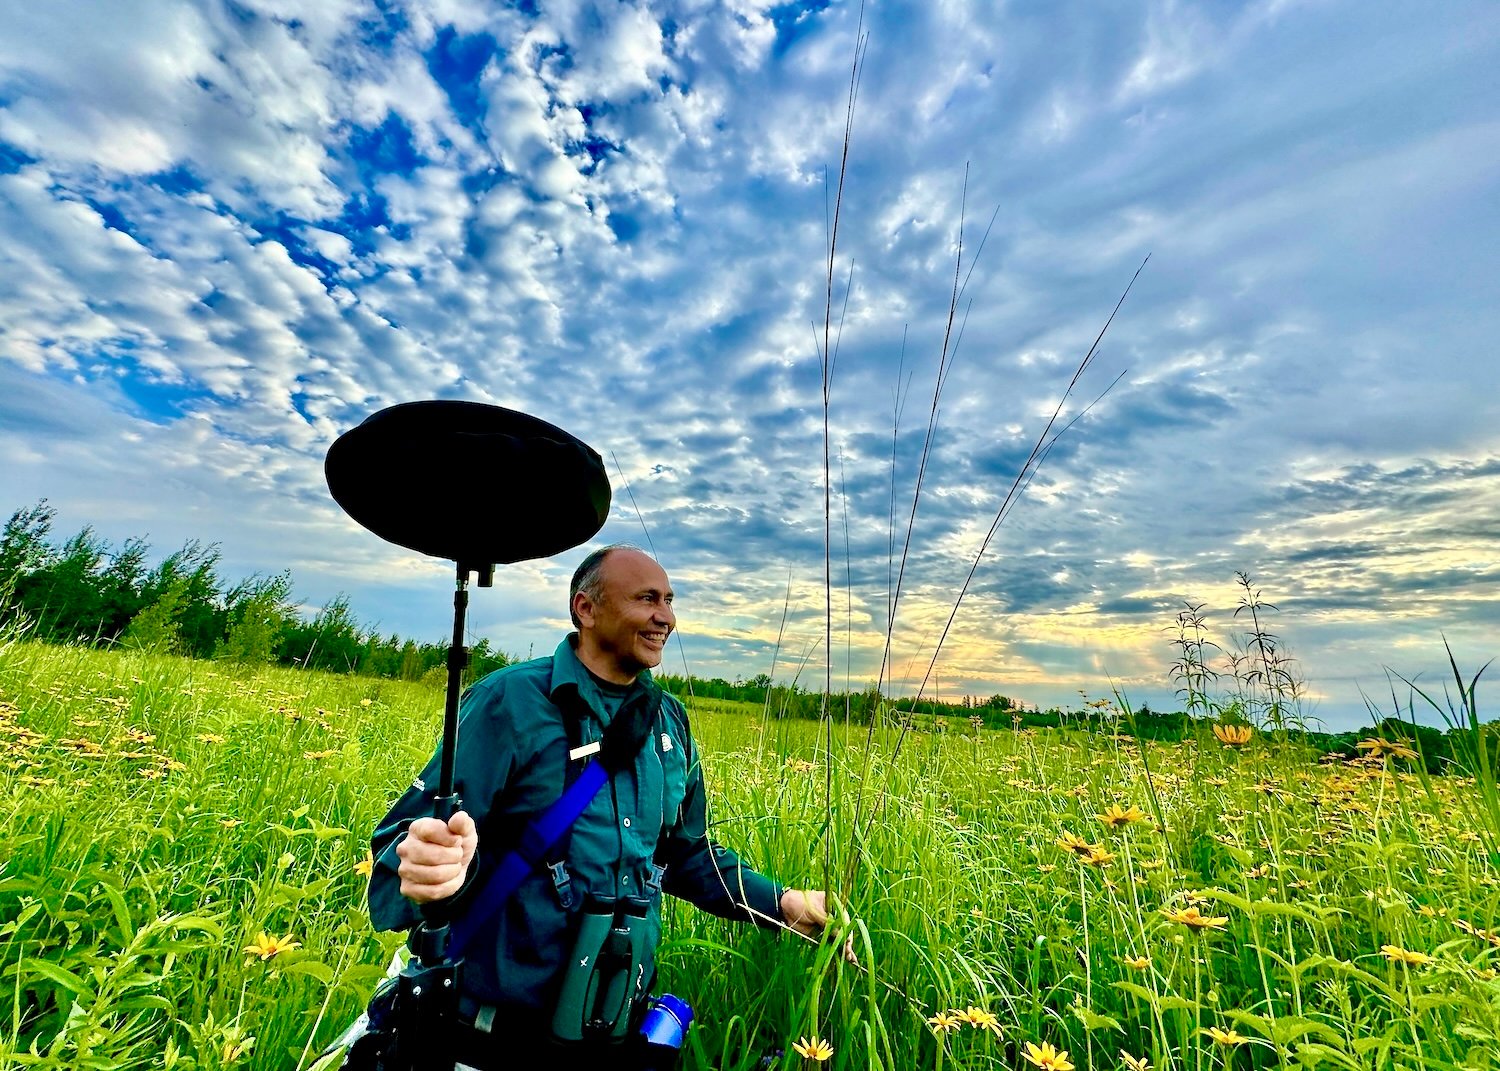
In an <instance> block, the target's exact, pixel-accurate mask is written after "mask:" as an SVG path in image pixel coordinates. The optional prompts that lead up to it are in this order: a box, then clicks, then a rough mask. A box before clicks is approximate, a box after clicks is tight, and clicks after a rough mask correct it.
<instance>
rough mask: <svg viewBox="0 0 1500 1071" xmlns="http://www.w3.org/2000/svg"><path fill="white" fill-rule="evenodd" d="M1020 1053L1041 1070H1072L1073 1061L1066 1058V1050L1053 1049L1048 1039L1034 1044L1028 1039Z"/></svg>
mask: <svg viewBox="0 0 1500 1071" xmlns="http://www.w3.org/2000/svg"><path fill="white" fill-rule="evenodd" d="M1021 1055H1022V1056H1024V1057H1026V1059H1028V1060H1030V1061H1031V1062H1032V1063H1034V1064H1036V1066H1037V1067H1040V1068H1041V1069H1042V1071H1073V1061H1072V1060H1069V1059H1068V1050H1067V1049H1061V1050H1059V1049H1054V1048H1053V1047H1052V1043H1051V1042H1048V1041H1044V1042H1042V1043H1041V1044H1040V1045H1034V1044H1032V1043H1031V1042H1029V1041H1028V1042H1027V1043H1026V1048H1025V1049H1024V1050H1023V1051H1022V1053H1021Z"/></svg>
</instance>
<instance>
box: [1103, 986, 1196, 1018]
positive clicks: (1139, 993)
mask: <svg viewBox="0 0 1500 1071" xmlns="http://www.w3.org/2000/svg"><path fill="white" fill-rule="evenodd" d="M1110 985H1112V986H1114V987H1115V988H1116V989H1119V990H1123V991H1124V992H1126V993H1129V994H1130V995H1131V996H1134V997H1140V998H1141V999H1142V1000H1144V1001H1145V1002H1146V1003H1148V1004H1150V1005H1151V1006H1152V1007H1154V1008H1157V1009H1158V1010H1160V1011H1176V1010H1179V1009H1181V1010H1182V1011H1197V1010H1198V1002H1197V1001H1194V1000H1189V999H1188V998H1187V997H1175V996H1171V995H1164V996H1160V997H1158V996H1157V995H1156V994H1155V993H1153V992H1151V990H1149V989H1147V988H1146V987H1145V986H1143V985H1139V984H1138V983H1136V982H1111V983H1110Z"/></svg>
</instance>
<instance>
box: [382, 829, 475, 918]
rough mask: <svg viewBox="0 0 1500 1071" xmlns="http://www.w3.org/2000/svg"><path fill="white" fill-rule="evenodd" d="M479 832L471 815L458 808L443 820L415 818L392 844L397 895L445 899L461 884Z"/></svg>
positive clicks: (417, 899) (461, 885)
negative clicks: (398, 886)
mask: <svg viewBox="0 0 1500 1071" xmlns="http://www.w3.org/2000/svg"><path fill="white" fill-rule="evenodd" d="M478 840H479V835H478V833H477V832H476V831H475V827H474V819H473V818H471V817H470V816H469V815H468V814H466V813H464V812H463V811H459V812H458V813H457V814H455V815H454V816H453V817H452V818H450V819H449V820H448V821H447V822H441V821H439V820H438V819H436V818H418V819H417V820H416V821H414V822H412V824H411V825H410V826H409V827H408V828H407V835H406V836H405V837H404V838H402V840H401V843H399V844H398V845H396V855H397V856H398V857H399V858H400V860H401V864H400V865H399V866H398V867H397V868H396V873H397V875H398V876H399V877H400V878H401V895H402V896H405V897H406V898H407V899H409V900H414V901H416V902H418V903H430V902H432V901H434V900H446V899H447V898H448V897H450V896H452V895H453V894H454V893H456V892H458V890H459V889H461V888H462V887H463V883H464V877H465V876H466V874H467V873H468V867H469V861H470V860H471V859H472V858H473V856H474V847H475V845H476V844H477V843H478Z"/></svg>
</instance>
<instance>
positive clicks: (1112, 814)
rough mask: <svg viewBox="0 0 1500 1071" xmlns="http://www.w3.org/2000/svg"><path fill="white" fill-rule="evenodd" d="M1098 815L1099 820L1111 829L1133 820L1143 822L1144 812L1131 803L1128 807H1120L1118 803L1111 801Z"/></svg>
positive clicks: (1130, 822)
mask: <svg viewBox="0 0 1500 1071" xmlns="http://www.w3.org/2000/svg"><path fill="white" fill-rule="evenodd" d="M1098 817H1099V821H1101V822H1103V823H1104V824H1105V825H1107V826H1109V827H1110V828H1111V829H1119V828H1120V827H1121V826H1128V825H1131V824H1132V823H1134V822H1144V821H1145V820H1146V812H1145V811H1143V810H1141V809H1140V808H1139V807H1137V806H1136V805H1135V804H1133V803H1132V804H1131V805H1130V806H1129V807H1128V808H1125V807H1121V806H1120V805H1119V804H1118V803H1111V804H1110V805H1109V806H1108V807H1106V808H1105V809H1104V813H1103V814H1101V815H1099V816H1098Z"/></svg>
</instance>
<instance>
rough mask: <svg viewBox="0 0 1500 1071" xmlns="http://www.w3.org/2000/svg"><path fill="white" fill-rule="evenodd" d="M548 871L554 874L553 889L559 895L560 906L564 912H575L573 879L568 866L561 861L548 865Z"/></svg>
mask: <svg viewBox="0 0 1500 1071" xmlns="http://www.w3.org/2000/svg"><path fill="white" fill-rule="evenodd" d="M547 869H548V870H550V871H551V872H552V889H553V891H554V892H556V893H557V903H558V906H560V907H561V908H562V909H563V910H564V911H571V910H573V904H574V902H575V901H574V898H573V877H572V875H570V874H569V873H568V864H567V863H566V862H565V861H563V860H561V859H559V860H558V861H557V862H555V863H548V864H547Z"/></svg>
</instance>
